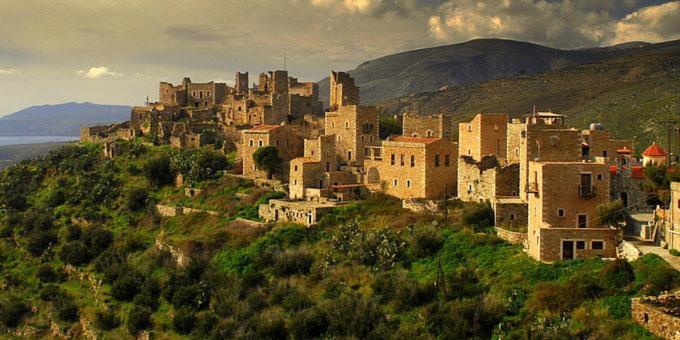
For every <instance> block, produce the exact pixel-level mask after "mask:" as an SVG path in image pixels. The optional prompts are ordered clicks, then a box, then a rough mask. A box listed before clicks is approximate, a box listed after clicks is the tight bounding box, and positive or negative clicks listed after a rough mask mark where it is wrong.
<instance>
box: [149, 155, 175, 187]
mask: <svg viewBox="0 0 680 340" xmlns="http://www.w3.org/2000/svg"><path fill="white" fill-rule="evenodd" d="M142 172H143V173H144V177H146V178H147V179H148V180H149V182H150V183H151V184H152V185H154V186H156V187H162V186H164V185H168V184H172V182H173V181H174V173H173V172H172V169H171V167H170V157H167V156H160V157H156V158H152V159H150V160H149V161H147V162H146V163H145V164H144V167H143V168H142Z"/></svg>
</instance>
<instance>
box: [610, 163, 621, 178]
mask: <svg viewBox="0 0 680 340" xmlns="http://www.w3.org/2000/svg"><path fill="white" fill-rule="evenodd" d="M617 172H619V167H618V166H616V165H610V166H609V173H610V174H611V175H612V176H616V173H617Z"/></svg>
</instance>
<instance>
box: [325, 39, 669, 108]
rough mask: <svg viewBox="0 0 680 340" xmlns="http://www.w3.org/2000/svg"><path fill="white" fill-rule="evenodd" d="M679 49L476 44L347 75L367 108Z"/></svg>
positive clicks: (391, 59) (418, 53)
mask: <svg viewBox="0 0 680 340" xmlns="http://www.w3.org/2000/svg"><path fill="white" fill-rule="evenodd" d="M679 45H680V41H671V42H665V43H659V44H649V43H644V42H630V43H624V44H619V45H615V46H610V47H602V48H590V49H579V50H560V49H554V48H550V47H545V46H540V45H536V44H531V43H527V42H521V41H513V40H503V39H476V40H471V41H468V42H464V43H460V44H455V45H447V46H439V47H433V48H426V49H420V50H414V51H408V52H403V53H398V54H393V55H388V56H385V57H381V58H378V59H374V60H370V61H367V62H364V63H363V64H361V65H359V66H358V67H357V68H356V69H354V70H351V71H349V73H350V74H351V75H352V76H353V77H354V78H355V80H356V83H357V85H358V86H360V87H361V101H362V103H364V104H373V103H376V102H379V101H383V100H388V99H392V98H396V97H401V96H405V95H410V94H413V93H421V92H431V91H436V90H438V89H440V88H442V87H445V86H448V87H451V86H460V85H472V84H477V83H481V82H483V81H487V80H492V79H497V78H500V77H509V76H515V75H522V74H535V73H542V72H546V71H550V70H558V69H561V68H564V67H569V66H573V65H578V64H584V63H592V62H597V61H602V60H607V59H612V58H620V57H625V56H633V55H640V54H646V53H650V52H654V51H662V50H665V49H668V48H673V47H677V46H679ZM328 87H329V81H328V78H325V79H323V80H321V81H319V88H320V94H321V97H322V100H323V101H324V102H325V103H328Z"/></svg>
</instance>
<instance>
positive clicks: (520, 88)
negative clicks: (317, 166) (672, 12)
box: [378, 46, 680, 148]
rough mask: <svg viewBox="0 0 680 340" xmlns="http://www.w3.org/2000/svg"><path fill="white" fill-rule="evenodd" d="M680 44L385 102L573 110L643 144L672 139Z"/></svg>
mask: <svg viewBox="0 0 680 340" xmlns="http://www.w3.org/2000/svg"><path fill="white" fill-rule="evenodd" d="M678 89H680V46H676V47H675V48H672V49H665V50H664V51H663V52H657V53H651V54H647V55H639V56H632V57H625V58H618V59H611V60H607V61H602V62H598V63H593V64H584V65H578V66H572V67H568V68H564V69H561V70H555V71H549V72H546V73H542V74H535V75H525V76H515V77H509V78H502V79H497V80H492V81H487V82H484V83H481V84H477V85H468V86H459V87H452V88H449V89H448V90H444V91H438V92H429V93H421V94H417V95H411V96H406V97H402V98H398V99H393V100H389V101H385V102H383V103H379V104H378V105H380V106H382V107H383V108H385V110H386V111H388V112H390V113H397V112H402V111H404V110H409V109H413V108H415V109H416V110H417V111H420V112H424V113H433V112H442V113H447V114H452V115H454V117H455V119H454V121H456V122H460V121H465V120H468V119H470V118H471V117H472V116H474V114H475V113H477V112H507V113H509V114H511V115H512V116H515V117H518V116H520V115H522V114H525V113H528V112H530V111H531V109H532V107H533V105H536V107H537V108H538V109H541V110H548V109H552V110H553V111H556V112H559V113H563V114H566V115H567V121H568V122H569V124H570V125H574V126H577V127H581V128H586V127H587V126H588V125H589V123H591V122H601V123H603V124H604V125H605V127H606V128H607V129H608V130H611V131H613V133H614V136H615V137H617V138H631V139H633V140H634V141H635V142H636V145H637V147H638V148H641V147H643V146H647V145H649V144H650V143H651V141H652V140H654V139H656V140H661V141H662V142H663V145H665V142H666V139H665V134H664V133H663V128H662V127H661V126H660V125H659V124H658V122H659V121H662V120H669V119H676V120H677V119H680V91H678Z"/></svg>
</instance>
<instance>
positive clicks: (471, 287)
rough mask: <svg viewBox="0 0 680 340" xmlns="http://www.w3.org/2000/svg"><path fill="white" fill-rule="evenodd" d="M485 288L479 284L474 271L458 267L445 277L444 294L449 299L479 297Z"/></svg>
mask: <svg viewBox="0 0 680 340" xmlns="http://www.w3.org/2000/svg"><path fill="white" fill-rule="evenodd" d="M484 291H485V287H484V286H483V285H482V284H481V283H480V282H479V278H478V277H477V273H476V272H475V270H474V269H472V268H468V267H460V268H458V269H456V271H454V272H452V273H449V274H447V275H446V293H447V298H449V299H462V298H471V297H475V296H479V295H481V294H482V293H483V292H484Z"/></svg>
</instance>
